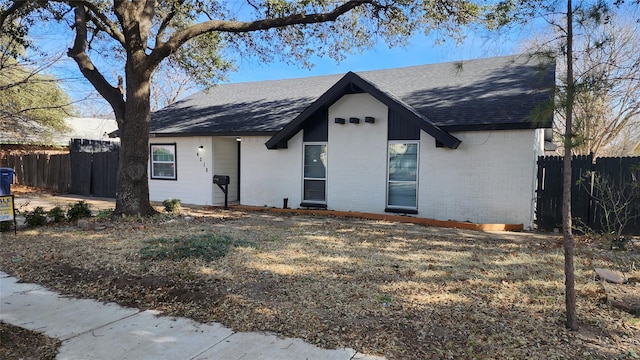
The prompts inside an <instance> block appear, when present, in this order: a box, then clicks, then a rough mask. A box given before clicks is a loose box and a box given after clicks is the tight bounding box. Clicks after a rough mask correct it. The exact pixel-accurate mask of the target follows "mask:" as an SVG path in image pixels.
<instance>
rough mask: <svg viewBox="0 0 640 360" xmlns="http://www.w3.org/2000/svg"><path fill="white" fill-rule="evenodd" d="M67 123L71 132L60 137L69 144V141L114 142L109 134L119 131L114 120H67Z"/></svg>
mask: <svg viewBox="0 0 640 360" xmlns="http://www.w3.org/2000/svg"><path fill="white" fill-rule="evenodd" d="M65 122H66V123H67V126H68V127H69V128H70V130H69V131H67V132H65V133H63V134H60V135H61V137H63V138H64V139H65V140H66V141H67V143H68V142H69V139H86V140H112V139H109V133H111V132H113V131H116V130H118V123H117V122H116V121H115V120H114V119H100V118H67V119H65Z"/></svg>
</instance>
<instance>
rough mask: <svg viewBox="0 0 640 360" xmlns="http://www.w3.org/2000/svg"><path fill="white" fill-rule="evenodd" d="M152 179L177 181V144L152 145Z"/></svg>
mask: <svg viewBox="0 0 640 360" xmlns="http://www.w3.org/2000/svg"><path fill="white" fill-rule="evenodd" d="M151 178H152V179H165V180H176V179H177V174H176V144H151Z"/></svg>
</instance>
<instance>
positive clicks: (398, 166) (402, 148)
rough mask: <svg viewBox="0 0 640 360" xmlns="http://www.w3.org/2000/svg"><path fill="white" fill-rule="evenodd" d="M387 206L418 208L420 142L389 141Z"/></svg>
mask: <svg viewBox="0 0 640 360" xmlns="http://www.w3.org/2000/svg"><path fill="white" fill-rule="evenodd" d="M387 206H389V207H394V208H405V209H417V208H418V143H404V142H394V143H389V178H388V182H387Z"/></svg>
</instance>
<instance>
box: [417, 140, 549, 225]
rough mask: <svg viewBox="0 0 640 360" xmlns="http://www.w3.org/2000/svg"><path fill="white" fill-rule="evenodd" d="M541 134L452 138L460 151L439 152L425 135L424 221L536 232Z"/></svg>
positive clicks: (422, 200)
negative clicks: (516, 227) (515, 226)
mask: <svg viewBox="0 0 640 360" xmlns="http://www.w3.org/2000/svg"><path fill="white" fill-rule="evenodd" d="M540 131H541V130H499V131H474V132H461V133H453V134H452V135H454V136H456V137H457V138H458V139H460V140H461V141H462V144H460V147H459V148H458V149H456V150H450V149H445V148H436V147H435V146H434V145H433V140H431V139H428V138H429V136H428V135H427V134H425V133H423V134H422V139H423V141H422V142H423V146H421V154H420V157H421V167H420V196H419V208H420V216H424V217H428V218H435V219H440V220H458V221H471V222H474V223H513V224H520V223H522V224H524V226H525V227H526V228H531V227H532V225H533V224H532V221H533V215H532V202H533V197H534V194H535V176H536V156H537V152H535V151H534V146H535V145H536V144H540V142H539V140H538V138H539V133H540ZM425 139H426V141H425Z"/></svg>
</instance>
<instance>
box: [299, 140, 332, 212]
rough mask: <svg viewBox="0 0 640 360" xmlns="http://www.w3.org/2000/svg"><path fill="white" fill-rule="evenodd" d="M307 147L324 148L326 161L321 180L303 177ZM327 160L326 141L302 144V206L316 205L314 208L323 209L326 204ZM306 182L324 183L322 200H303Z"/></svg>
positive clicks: (327, 149) (327, 147)
mask: <svg viewBox="0 0 640 360" xmlns="http://www.w3.org/2000/svg"><path fill="white" fill-rule="evenodd" d="M307 146H324V147H325V150H324V151H325V156H326V159H327V160H325V164H324V177H323V178H318V177H307V176H305V164H306V154H307V152H306V149H307ZM328 158H329V146H328V144H327V142H326V141H310V142H304V143H303V144H302V205H303V206H304V205H305V204H306V205H311V206H313V205H316V206H320V207H324V206H326V204H327V173H328ZM307 180H313V181H324V200H309V199H306V198H305V193H306V187H305V183H306V181H307Z"/></svg>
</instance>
